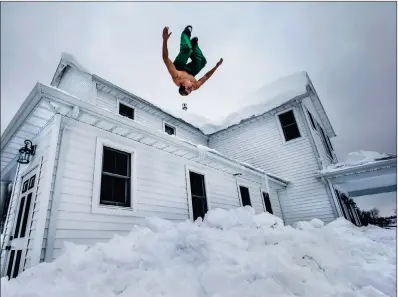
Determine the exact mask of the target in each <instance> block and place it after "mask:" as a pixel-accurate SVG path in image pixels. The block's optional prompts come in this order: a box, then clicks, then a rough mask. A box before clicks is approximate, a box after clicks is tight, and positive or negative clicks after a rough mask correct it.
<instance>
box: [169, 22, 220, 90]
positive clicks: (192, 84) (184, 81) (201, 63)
mask: <svg viewBox="0 0 398 297" xmlns="http://www.w3.org/2000/svg"><path fill="white" fill-rule="evenodd" d="M191 32H192V26H187V27H186V28H185V29H184V31H182V33H181V40H180V52H179V53H178V55H177V57H176V58H175V60H174V62H171V60H170V59H169V53H168V49H167V41H168V39H169V37H170V35H171V32H170V33H169V28H168V27H165V28H164V29H163V50H162V56H163V61H164V63H165V64H166V67H167V70H168V71H169V73H170V75H171V78H172V79H173V82H174V83H175V84H176V85H177V86H178V87H179V89H178V92H179V93H180V94H181V95H182V96H187V95H189V94H190V93H191V92H192V91H195V90H197V89H199V88H200V87H201V86H202V85H203V84H204V83H205V81H207V80H208V79H209V78H210V77H211V76H212V75H213V73H214V71H216V69H217V68H218V67H219V66H220V65H221V64H222V62H223V59H222V58H221V59H220V61H219V62H218V63H217V64H216V66H214V67H213V68H212V69H211V70H210V71H209V72H207V73H206V74H205V75H204V76H203V77H202V78H201V79H199V80H196V78H195V76H196V75H197V74H198V73H199V72H200V71H201V70H202V69H203V68H204V67H205V65H206V63H207V61H206V58H205V57H204V56H203V53H202V51H201V50H200V48H199V45H198V38H197V37H194V38H192V39H190V38H191ZM189 58H191V62H189V63H188V59H189Z"/></svg>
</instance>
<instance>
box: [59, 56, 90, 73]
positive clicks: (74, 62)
mask: <svg viewBox="0 0 398 297" xmlns="http://www.w3.org/2000/svg"><path fill="white" fill-rule="evenodd" d="M61 61H63V62H65V63H68V64H71V65H74V66H76V67H77V68H78V69H80V70H81V71H83V72H86V73H90V74H91V72H90V71H88V70H87V69H86V68H85V67H84V66H83V65H82V64H80V63H79V62H78V61H77V60H76V59H75V57H74V56H73V55H71V54H69V53H65V52H63V53H62V54H61Z"/></svg>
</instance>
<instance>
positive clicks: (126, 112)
mask: <svg viewBox="0 0 398 297" xmlns="http://www.w3.org/2000/svg"><path fill="white" fill-rule="evenodd" d="M119 114H120V115H122V116H125V117H128V118H130V119H132V120H134V108H132V107H130V106H127V105H126V104H123V103H121V102H119Z"/></svg>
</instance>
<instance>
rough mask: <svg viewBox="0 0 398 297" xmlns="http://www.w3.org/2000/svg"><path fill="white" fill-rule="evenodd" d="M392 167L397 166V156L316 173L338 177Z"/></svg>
mask: <svg viewBox="0 0 398 297" xmlns="http://www.w3.org/2000/svg"><path fill="white" fill-rule="evenodd" d="M390 167H397V159H396V158H393V159H388V160H380V161H375V162H373V163H368V164H363V165H357V166H352V167H347V168H342V169H336V170H333V171H329V172H325V173H322V172H319V173H317V174H315V177H325V178H328V177H336V176H341V175H351V174H355V173H360V172H363V171H371V170H379V169H383V168H390Z"/></svg>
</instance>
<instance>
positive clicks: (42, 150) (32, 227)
mask: <svg viewBox="0 0 398 297" xmlns="http://www.w3.org/2000/svg"><path fill="white" fill-rule="evenodd" d="M50 138H51V125H49V126H47V127H46V128H44V129H43V130H42V131H41V132H40V133H39V134H38V135H37V136H36V137H35V138H33V139H32V142H33V144H36V145H37V148H36V153H35V155H34V156H33V157H32V159H31V162H30V163H29V164H28V165H25V164H21V166H20V170H19V172H18V176H17V183H16V185H15V190H14V192H13V196H12V198H11V201H10V204H11V208H10V215H9V218H8V220H7V222H6V226H5V228H6V229H5V232H6V234H5V237H4V238H8V237H9V236H10V235H11V231H12V229H13V226H14V221H15V215H16V212H17V211H18V210H17V206H18V196H19V193H20V190H21V181H22V178H23V177H24V176H25V175H26V173H28V172H29V171H30V170H32V168H34V172H35V174H36V180H37V183H36V187H37V191H36V195H35V197H34V199H33V201H32V205H31V207H32V209H33V212H32V218H31V220H30V222H29V221H28V225H27V231H26V234H27V237H28V249H27V251H26V257H25V263H24V266H23V268H25V269H26V268H29V267H30V263H31V253H32V244H33V242H34V241H35V240H37V238H36V237H35V232H36V223H37V214H38V212H39V209H40V198H41V196H42V195H43V187H42V181H43V178H44V176H45V164H46V162H47V161H48V159H47V157H48V153H47V152H48V147H49V140H50ZM39 240H43V239H39ZM44 241H45V238H44ZM3 248H5V245H4V246H3ZM5 256H8V253H6V252H5V251H3V252H2V254H1V263H2V265H4V264H5V263H6V261H5V258H4V257H5ZM2 268H3V267H2ZM2 271H3V270H2Z"/></svg>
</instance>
